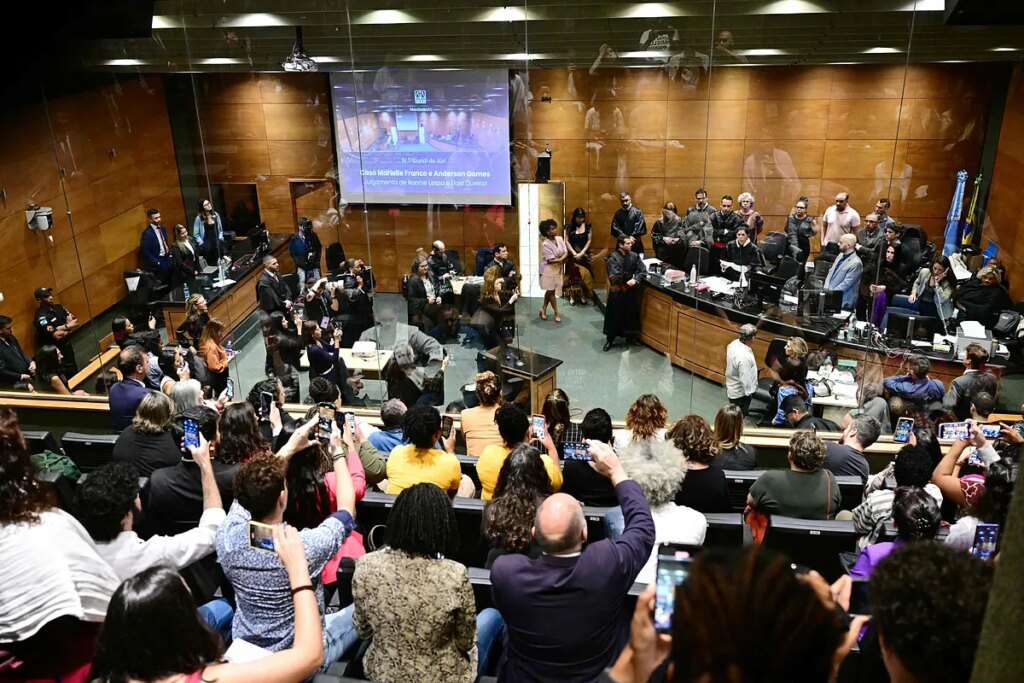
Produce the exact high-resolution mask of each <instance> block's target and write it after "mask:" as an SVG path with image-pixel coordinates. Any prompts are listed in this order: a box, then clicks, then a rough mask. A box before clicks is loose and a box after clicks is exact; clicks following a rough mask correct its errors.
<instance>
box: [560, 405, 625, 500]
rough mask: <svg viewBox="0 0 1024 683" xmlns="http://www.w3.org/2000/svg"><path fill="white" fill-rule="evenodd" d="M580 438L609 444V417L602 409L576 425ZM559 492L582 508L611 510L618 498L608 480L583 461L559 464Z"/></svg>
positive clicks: (594, 409) (585, 417) (610, 421)
mask: <svg viewBox="0 0 1024 683" xmlns="http://www.w3.org/2000/svg"><path fill="white" fill-rule="evenodd" d="M580 439H583V440H586V441H600V442H601V443H606V444H611V442H612V418H611V416H610V415H609V414H608V413H607V411H605V410H604V409H603V408H593V409H592V410H589V411H587V414H586V415H584V416H583V422H581V423H580ZM561 490H562V492H563V493H568V494H569V495H570V496H572V497H573V498H575V499H576V500H578V501H580V502H581V503H583V504H584V505H593V506H595V507H615V506H616V505H618V504H619V498H618V496H617V495H616V494H615V487H614V486H612V484H611V482H610V481H608V478H607V477H605V476H604V475H602V474H601V473H600V472H598V471H597V470H595V469H594V468H593V467H591V466H590V464H589V463H588V462H586V461H584V460H566V461H565V462H563V463H562V489H561Z"/></svg>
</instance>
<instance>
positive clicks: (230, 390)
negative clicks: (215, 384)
mask: <svg viewBox="0 0 1024 683" xmlns="http://www.w3.org/2000/svg"><path fill="white" fill-rule="evenodd" d="M227 390H228V398H234V397H235V380H233V379H231V378H230V377H228V386H227Z"/></svg>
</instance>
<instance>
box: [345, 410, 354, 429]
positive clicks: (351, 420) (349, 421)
mask: <svg viewBox="0 0 1024 683" xmlns="http://www.w3.org/2000/svg"><path fill="white" fill-rule="evenodd" d="M345 423H346V424H347V425H348V428H349V431H351V432H352V433H353V434H355V433H356V414H355V413H345Z"/></svg>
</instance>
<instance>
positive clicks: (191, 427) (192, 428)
mask: <svg viewBox="0 0 1024 683" xmlns="http://www.w3.org/2000/svg"><path fill="white" fill-rule="evenodd" d="M185 448H186V449H188V448H199V423H198V422H196V421H195V420H190V419H186V420H185Z"/></svg>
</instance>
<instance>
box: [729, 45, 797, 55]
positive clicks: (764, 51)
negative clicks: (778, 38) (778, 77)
mask: <svg viewBox="0 0 1024 683" xmlns="http://www.w3.org/2000/svg"><path fill="white" fill-rule="evenodd" d="M740 52H741V53H742V54H743V55H744V56H746V57H781V56H783V55H788V54H789V52H787V51H786V50H777V49H775V48H773V47H759V48H754V49H753V50H740Z"/></svg>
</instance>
